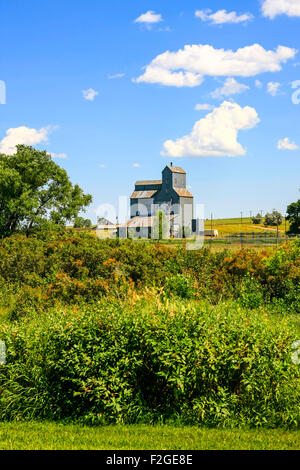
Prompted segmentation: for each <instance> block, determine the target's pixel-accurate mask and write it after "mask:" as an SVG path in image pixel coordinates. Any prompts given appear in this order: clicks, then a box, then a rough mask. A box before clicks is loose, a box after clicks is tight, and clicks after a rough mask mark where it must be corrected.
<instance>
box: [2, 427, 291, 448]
mask: <svg viewBox="0 0 300 470" xmlns="http://www.w3.org/2000/svg"><path fill="white" fill-rule="evenodd" d="M299 448H300V432H298V431H285V430H280V429H271V430H239V429H201V428H197V427H190V426H186V427H176V426H145V425H140V426H136V425H135V426H104V427H87V426H80V425H68V424H65V425H64V424H56V423H30V422H29V423H26V422H25V423H1V424H0V450H299Z"/></svg>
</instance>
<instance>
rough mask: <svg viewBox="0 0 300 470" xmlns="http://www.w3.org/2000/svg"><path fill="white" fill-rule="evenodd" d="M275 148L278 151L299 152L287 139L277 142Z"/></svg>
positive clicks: (296, 146) (294, 144)
mask: <svg viewBox="0 0 300 470" xmlns="http://www.w3.org/2000/svg"><path fill="white" fill-rule="evenodd" d="M277 148H278V150H299V147H298V145H297V144H296V143H295V142H291V141H290V139H289V137H285V139H282V140H278V143H277Z"/></svg>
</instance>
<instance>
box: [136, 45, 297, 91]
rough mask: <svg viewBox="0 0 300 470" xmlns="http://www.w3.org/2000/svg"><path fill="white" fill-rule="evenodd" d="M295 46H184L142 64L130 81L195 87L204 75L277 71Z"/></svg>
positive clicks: (245, 74) (294, 50) (241, 74)
mask: <svg viewBox="0 0 300 470" xmlns="http://www.w3.org/2000/svg"><path fill="white" fill-rule="evenodd" d="M296 53H297V50H296V49H291V48H289V47H284V46H278V47H277V49H276V51H272V50H266V49H264V48H263V47H262V46H260V45H259V44H253V45H252V46H247V47H243V48H240V49H238V50H237V51H232V50H224V49H215V48H214V47H212V46H210V45H208V44H206V45H203V44H198V45H196V44H194V45H186V46H184V49H179V50H178V51H176V52H170V51H166V52H164V53H163V54H160V55H158V56H157V57H155V59H153V60H152V62H151V63H150V64H149V65H147V66H146V67H145V72H144V73H143V75H141V76H140V77H138V78H137V79H134V80H133V81H135V82H137V83H140V82H146V83H160V84H162V85H165V86H176V87H184V86H186V87H195V86H197V85H200V84H201V83H202V82H203V79H204V76H205V75H209V76H231V77H232V76H239V77H250V76H255V75H258V74H260V73H263V72H279V71H280V70H281V69H282V63H285V62H286V61H287V60H288V59H292V58H294V57H295V55H296Z"/></svg>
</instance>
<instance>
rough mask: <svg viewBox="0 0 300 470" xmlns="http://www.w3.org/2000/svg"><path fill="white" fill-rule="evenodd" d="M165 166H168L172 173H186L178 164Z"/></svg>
mask: <svg viewBox="0 0 300 470" xmlns="http://www.w3.org/2000/svg"><path fill="white" fill-rule="evenodd" d="M167 168H169V170H171V171H172V173H184V174H186V172H185V171H184V170H183V169H182V168H180V166H173V165H172V166H171V165H167Z"/></svg>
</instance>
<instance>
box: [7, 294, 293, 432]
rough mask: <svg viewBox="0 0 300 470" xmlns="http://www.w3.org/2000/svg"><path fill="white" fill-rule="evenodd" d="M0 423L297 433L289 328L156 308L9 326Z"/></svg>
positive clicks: (261, 318) (229, 308)
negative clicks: (286, 429) (243, 427)
mask: <svg viewBox="0 0 300 470" xmlns="http://www.w3.org/2000/svg"><path fill="white" fill-rule="evenodd" d="M0 338H1V340H3V341H5V343H6V348H7V364H6V365H4V366H2V367H1V369H0V393H1V395H0V419H2V420H11V419H19V420H24V419H51V420H61V419H65V420H67V419H70V420H73V421H74V420H79V421H83V422H86V423H90V424H97V423H137V422H147V423H154V422H157V421H160V422H161V421H163V422H167V421H170V420H171V421H177V422H179V423H189V424H196V425H206V426H233V425H247V426H265V427H278V426H284V427H296V426H297V425H298V424H299V407H298V405H299V398H300V397H299V367H298V366H296V365H294V364H293V363H292V361H291V344H292V343H293V341H294V340H295V339H296V336H295V333H293V332H292V331H291V328H290V327H289V326H288V323H287V322H286V321H285V320H282V321H280V322H277V321H275V320H273V319H272V317H270V316H268V315H266V314H263V313H262V311H261V310H258V311H256V310H252V311H249V310H247V309H245V308H241V307H240V306H238V305H237V304H234V303H228V304H223V305H220V306H218V307H215V308H212V307H211V306H210V305H207V304H202V305H201V304H199V303H196V302H192V301H188V302H185V301H179V300H178V299H177V300H176V302H173V303H172V302H170V301H168V302H166V304H162V303H161V302H160V301H159V299H157V301H154V300H153V299H152V300H151V299H150V298H149V299H148V300H147V301H145V300H144V301H141V302H137V303H135V304H132V305H131V306H128V303H124V304H122V303H116V302H111V301H107V302H105V301H102V302H101V303H99V304H98V305H97V306H95V305H94V306H90V307H87V306H85V307H81V308H77V307H74V308H72V309H68V310H67V311H62V312H59V311H56V312H55V311H52V312H48V313H46V314H45V315H44V317H43V318H38V317H36V316H35V317H31V318H28V320H27V321H25V320H24V321H23V322H22V323H19V324H16V323H15V324H11V323H10V324H2V325H1V328H0Z"/></svg>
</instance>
